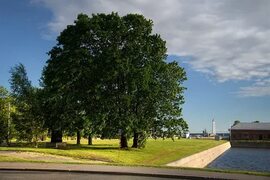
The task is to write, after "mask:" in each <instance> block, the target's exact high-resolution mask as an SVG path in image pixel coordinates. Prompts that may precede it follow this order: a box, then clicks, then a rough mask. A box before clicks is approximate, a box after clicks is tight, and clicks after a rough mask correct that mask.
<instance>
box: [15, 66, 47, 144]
mask: <svg viewBox="0 0 270 180" xmlns="http://www.w3.org/2000/svg"><path fill="white" fill-rule="evenodd" d="M10 73H11V78H10V84H11V92H12V94H11V95H12V97H13V98H14V104H15V106H16V113H13V114H12V117H13V123H14V126H15V129H16V131H17V138H18V139H19V140H26V141H28V142H32V141H33V142H34V143H35V144H36V142H37V140H38V137H39V135H40V134H42V133H43V132H44V129H43V121H42V119H41V116H40V114H41V111H42V110H41V109H40V106H39V105H40V97H39V93H40V90H39V89H37V88H34V87H33V86H32V85H31V82H30V81H29V79H28V77H27V73H26V70H25V67H24V66H23V65H22V64H19V65H16V66H15V67H13V68H12V69H11V71H10Z"/></svg>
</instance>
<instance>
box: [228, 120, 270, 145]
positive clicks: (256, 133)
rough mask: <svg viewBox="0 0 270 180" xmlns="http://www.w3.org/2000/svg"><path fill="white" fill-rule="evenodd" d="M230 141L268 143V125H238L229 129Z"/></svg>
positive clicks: (254, 123) (269, 132) (269, 129)
mask: <svg viewBox="0 0 270 180" xmlns="http://www.w3.org/2000/svg"><path fill="white" fill-rule="evenodd" d="M230 131H231V141H234V140H265V141H268V140H269V141H270V123H256V122H253V123H238V124H236V125H234V126H232V127H231V129H230Z"/></svg>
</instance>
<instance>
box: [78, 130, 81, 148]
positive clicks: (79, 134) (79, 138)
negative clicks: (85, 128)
mask: <svg viewBox="0 0 270 180" xmlns="http://www.w3.org/2000/svg"><path fill="white" fill-rule="evenodd" d="M79 144H81V131H80V130H77V145H79Z"/></svg>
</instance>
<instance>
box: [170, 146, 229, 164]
mask: <svg viewBox="0 0 270 180" xmlns="http://www.w3.org/2000/svg"><path fill="white" fill-rule="evenodd" d="M230 147H231V145H230V142H227V143H224V144H221V145H219V146H216V147H213V148H211V149H208V150H205V151H202V152H199V153H197V154H193V155H191V156H188V157H185V158H183V159H180V160H177V161H174V162H171V163H169V164H167V166H174V167H193V168H204V167H206V166H207V165H208V164H209V163H211V162H212V161H213V160H215V159H216V158H217V157H219V156H220V155H221V154H223V153H224V152H225V151H227V150H228V149H230Z"/></svg>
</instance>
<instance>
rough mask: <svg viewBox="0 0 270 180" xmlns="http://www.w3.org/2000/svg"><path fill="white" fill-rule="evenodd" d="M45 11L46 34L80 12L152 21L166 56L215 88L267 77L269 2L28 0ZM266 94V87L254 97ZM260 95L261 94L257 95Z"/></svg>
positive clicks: (251, 89) (249, 89) (269, 86)
mask: <svg viewBox="0 0 270 180" xmlns="http://www.w3.org/2000/svg"><path fill="white" fill-rule="evenodd" d="M33 2H35V3H41V4H43V5H44V6H45V7H47V8H49V9H50V10H51V11H52V13H53V19H52V20H51V21H50V22H49V23H48V29H49V32H50V33H54V34H55V33H59V32H60V31H62V30H63V29H64V28H65V27H66V25H67V24H71V23H72V22H73V21H74V19H75V18H76V16H77V14H78V13H80V12H83V13H87V14H89V15H90V14H92V13H110V12H112V11H116V12H119V14H121V15H125V14H127V13H140V14H143V15H144V16H146V17H147V18H150V19H153V21H154V24H155V26H154V31H155V32H157V33H159V34H161V36H162V37H163V38H164V39H165V40H166V41H167V46H168V53H169V54H175V55H181V56H192V57H193V58H192V59H193V60H191V61H189V62H188V63H189V64H190V65H191V66H192V67H193V68H194V69H195V70H197V71H200V72H203V73H207V74H211V75H213V76H214V77H216V79H217V80H218V81H219V82H224V81H228V80H251V81H252V82H254V83H255V81H262V82H263V81H264V80H265V79H267V78H269V77H270V38H269V37H270V19H269V16H270V11H269V9H270V1H268V0H256V1H254V0H237V1H236V0H219V1H214V0H147V1H146V0H99V1H98V0H79V1H74V0H66V1H62V0H33ZM256 87H257V86H256V84H254V85H253V86H252V87H243V88H241V89H240V91H239V93H240V94H241V93H243V94H244V96H248V95H249V94H250V96H254V95H255V94H257V95H258V96H265V95H269V94H270V84H267V85H265V88H261V89H263V93H256V92H258V89H256ZM260 92H261V91H260Z"/></svg>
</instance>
